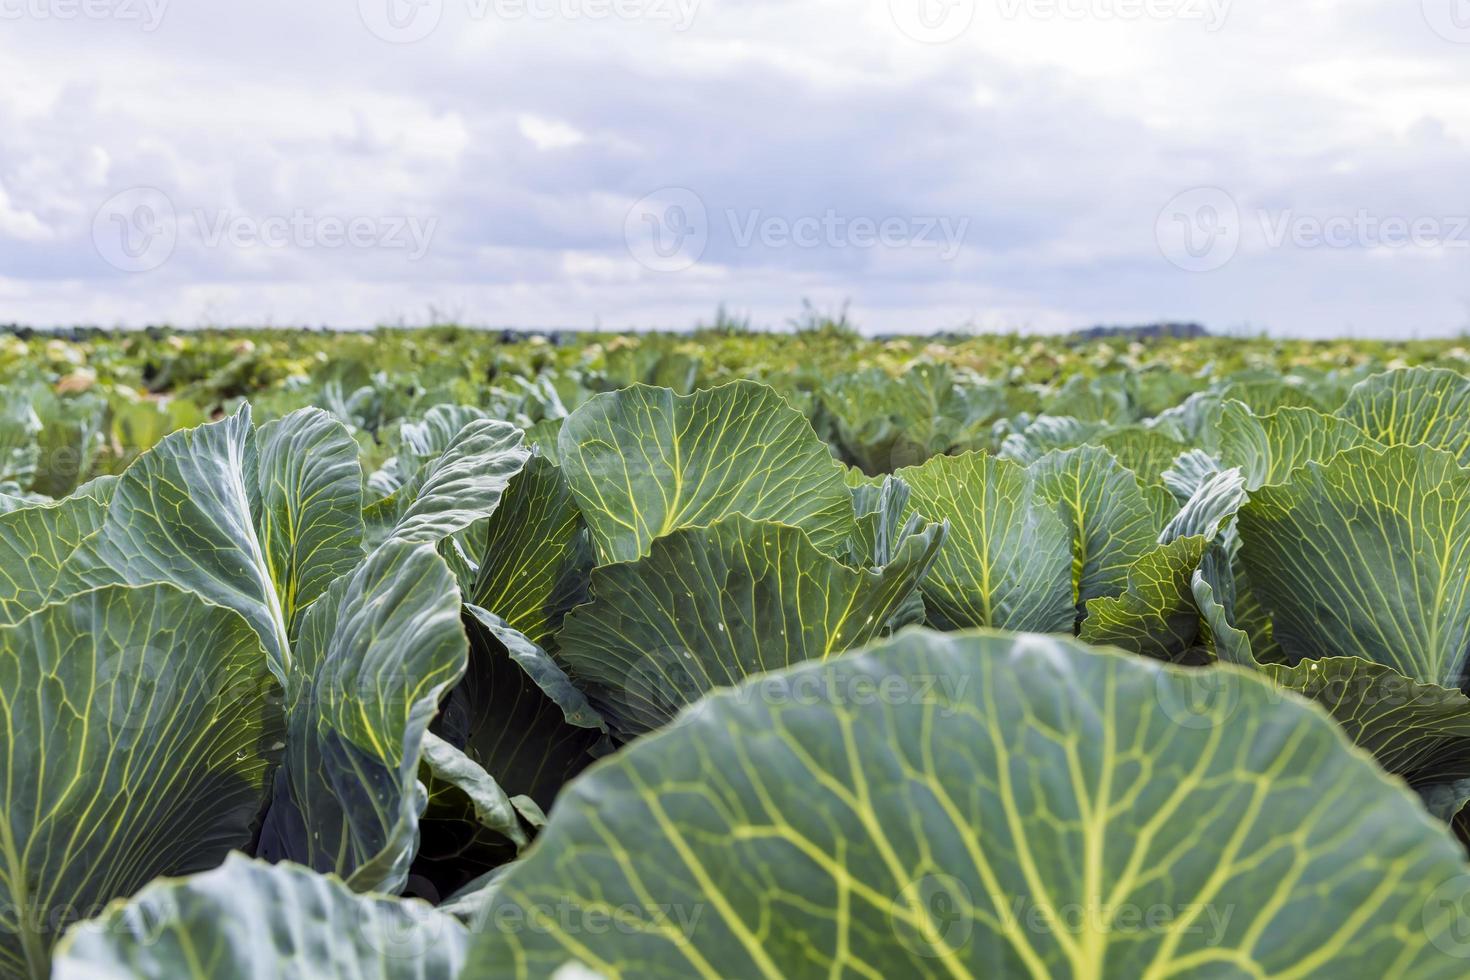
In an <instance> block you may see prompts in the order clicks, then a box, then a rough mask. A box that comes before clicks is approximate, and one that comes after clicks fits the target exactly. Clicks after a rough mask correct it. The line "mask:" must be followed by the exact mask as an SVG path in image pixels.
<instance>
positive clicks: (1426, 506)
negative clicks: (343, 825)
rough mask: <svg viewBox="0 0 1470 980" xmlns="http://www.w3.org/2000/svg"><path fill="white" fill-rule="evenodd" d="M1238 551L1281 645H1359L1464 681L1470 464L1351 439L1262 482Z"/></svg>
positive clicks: (1414, 670)
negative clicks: (1279, 479) (1349, 445)
mask: <svg viewBox="0 0 1470 980" xmlns="http://www.w3.org/2000/svg"><path fill="white" fill-rule="evenodd" d="M1240 534H1241V539H1242V542H1243V547H1242V549H1241V558H1242V560H1243V562H1244V564H1245V568H1246V570H1247V572H1248V573H1249V575H1250V579H1251V583H1252V585H1253V586H1254V587H1255V588H1256V589H1257V594H1258V597H1259V599H1260V600H1261V601H1262V602H1263V603H1264V604H1265V605H1266V606H1267V608H1269V609H1270V610H1271V615H1272V621H1273V623H1274V626H1275V637H1276V640H1277V642H1279V643H1280V645H1281V648H1282V650H1283V651H1285V654H1286V655H1287V657H1288V658H1289V659H1290V660H1291V661H1292V662H1295V661H1296V660H1300V659H1303V658H1308V659H1313V660H1320V659H1323V658H1329V657H1338V656H1350V657H1361V658H1362V659H1364V660H1370V661H1373V662H1374V663H1379V664H1384V665H1386V666H1390V667H1393V668H1395V669H1396V670H1398V671H1399V672H1400V673H1403V674H1405V675H1407V676H1409V677H1411V678H1413V679H1415V680H1417V681H1420V682H1421V683H1433V684H1442V685H1444V686H1447V687H1458V686H1460V674H1461V671H1462V668H1463V666H1464V662H1465V655H1466V651H1467V642H1470V470H1466V469H1463V468H1461V467H1460V466H1458V465H1456V463H1455V459H1454V457H1453V456H1451V455H1450V454H1449V453H1446V452H1440V451H1438V450H1434V449H1429V448H1426V447H1422V446H1421V447H1417V448H1409V447H1403V446H1400V447H1393V448H1390V449H1387V450H1385V451H1383V452H1381V453H1380V452H1376V451H1374V450H1372V449H1352V450H1348V451H1347V452H1344V453H1341V454H1340V455H1338V456H1336V457H1334V458H1333V459H1332V460H1331V461H1330V462H1327V463H1309V464H1308V465H1307V466H1306V467H1305V468H1303V469H1301V470H1299V471H1297V472H1296V474H1295V475H1294V476H1292V478H1291V480H1290V482H1288V483H1286V484H1284V485H1282V486H1275V487H1262V488H1261V489H1260V490H1258V491H1256V493H1255V494H1254V495H1253V496H1252V499H1251V501H1250V503H1248V504H1246V505H1245V506H1244V507H1243V508H1241V511H1240Z"/></svg>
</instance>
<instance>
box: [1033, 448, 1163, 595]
mask: <svg viewBox="0 0 1470 980" xmlns="http://www.w3.org/2000/svg"><path fill="white" fill-rule="evenodd" d="M1028 470H1029V471H1030V473H1031V477H1032V479H1033V480H1035V481H1036V487H1037V490H1038V491H1039V492H1040V493H1041V495H1042V496H1043V497H1045V498H1046V499H1047V500H1050V501H1051V502H1052V503H1054V504H1056V505H1057V507H1058V508H1059V510H1060V513H1061V515H1062V517H1063V519H1064V520H1066V522H1067V524H1068V525H1069V527H1070V528H1071V532H1072V592H1073V601H1074V602H1076V603H1077V605H1078V609H1079V610H1081V609H1082V607H1083V604H1084V603H1086V602H1087V600H1089V599H1096V598H1097V597H1099V596H1109V595H1117V594H1118V593H1120V592H1122V591H1123V589H1124V588H1125V587H1126V586H1127V584H1128V569H1129V567H1130V566H1132V565H1133V563H1134V562H1135V561H1137V560H1138V559H1139V558H1141V557H1142V556H1143V554H1144V553H1145V552H1147V551H1150V550H1152V548H1153V547H1154V545H1155V544H1156V543H1157V542H1158V537H1159V531H1161V530H1162V529H1163V528H1162V525H1161V524H1159V523H1158V521H1157V518H1156V513H1155V510H1154V508H1152V507H1151V506H1150V504H1149V501H1148V499H1147V498H1146V497H1145V496H1144V492H1143V488H1142V487H1140V486H1139V483H1138V478H1137V477H1136V476H1134V474H1133V473H1132V472H1130V471H1129V470H1127V469H1125V468H1124V467H1123V465H1122V464H1121V463H1119V462H1118V461H1117V460H1116V459H1114V458H1113V455H1112V454H1111V453H1110V452H1108V451H1107V450H1106V449H1101V448H1099V447H1097V446H1082V447H1080V448H1078V449H1066V450H1056V451H1053V452H1050V453H1047V454H1046V455H1045V456H1043V457H1041V458H1040V459H1038V460H1037V461H1036V462H1034V463H1032V464H1031V465H1030V466H1029V467H1028Z"/></svg>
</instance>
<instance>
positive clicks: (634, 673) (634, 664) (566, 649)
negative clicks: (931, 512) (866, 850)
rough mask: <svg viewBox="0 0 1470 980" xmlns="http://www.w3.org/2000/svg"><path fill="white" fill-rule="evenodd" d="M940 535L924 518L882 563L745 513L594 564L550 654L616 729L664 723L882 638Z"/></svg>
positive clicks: (623, 731)
mask: <svg viewBox="0 0 1470 980" xmlns="http://www.w3.org/2000/svg"><path fill="white" fill-rule="evenodd" d="M943 541H944V529H943V528H942V527H941V526H939V525H930V526H929V527H927V528H926V529H925V530H924V531H923V532H921V533H918V534H914V535H912V536H911V537H909V538H908V539H907V540H906V541H905V543H904V544H903V545H902V546H901V548H900V551H899V554H898V555H897V556H896V557H895V558H894V560H893V561H891V562H890V563H889V564H887V565H885V566H884V567H883V568H880V569H864V568H852V567H849V566H847V565H844V564H842V563H841V562H839V561H838V560H837V559H835V558H831V557H829V556H828V555H826V554H824V553H822V552H821V551H820V550H819V549H818V548H817V547H816V546H815V545H813V544H812V543H811V541H810V540H809V539H808V538H807V536H806V533H805V532H804V531H802V530H801V529H800V528H794V527H789V526H787V525H784V524H771V523H767V522H764V521H751V520H748V519H746V518H744V517H740V516H738V515H737V516H735V517H730V518H726V519H725V520H723V521H720V522H719V523H718V524H715V525H712V526H711V527H708V528H689V529H687V530H683V531H676V532H674V533H673V534H671V535H668V536H666V537H664V538H660V539H658V540H656V541H654V543H653V547H652V549H651V551H650V553H649V555H648V557H646V558H642V559H640V560H638V561H636V562H631V563H623V564H617V565H604V566H602V567H601V568H598V569H597V570H596V571H595V572H593V578H592V596H593V598H592V601H591V602H589V603H588V604H586V605H583V606H578V607H577V608H576V609H574V610H572V613H571V615H569V616H568V617H567V619H566V624H565V626H564V627H563V628H562V632H561V636H560V638H559V639H560V651H559V653H558V655H557V656H558V659H559V660H560V661H561V662H562V663H563V664H565V665H566V667H567V672H568V673H569V674H570V675H571V677H572V679H573V681H575V682H576V683H577V685H578V686H579V687H581V688H582V689H583V690H584V691H586V692H587V695H588V697H589V699H590V700H591V701H592V706H593V707H594V708H596V709H597V710H598V711H599V712H600V713H601V714H602V716H603V717H604V718H606V719H607V723H608V726H609V727H610V728H611V729H612V731H613V732H614V734H616V735H618V736H619V737H620V738H622V739H630V738H633V737H634V736H637V735H640V734H642V733H644V732H647V731H651V730H652V729H655V728H658V727H659V726H661V725H663V724H665V723H666V722H668V721H669V720H670V719H671V718H673V716H674V715H675V714H676V713H677V712H678V711H679V709H680V708H682V707H684V705H686V704H691V703H693V702H695V701H697V700H699V698H700V697H701V696H703V695H704V694H705V692H707V691H710V690H713V689H715V688H717V687H724V686H728V685H733V684H737V683H739V682H740V681H741V680H743V679H744V678H746V677H748V676H750V675H752V674H758V673H762V672H764V671H768V670H775V669H778V668H781V667H787V666H790V665H791V664H794V663H800V662H801V661H804V660H821V659H823V658H825V657H828V656H831V655H832V654H834V653H838V652H841V651H843V650H848V649H851V648H853V647H856V646H861V645H863V644H865V643H867V642H869V641H871V640H872V639H874V638H875V637H877V636H879V635H881V634H882V632H883V630H884V628H885V626H886V624H887V622H888V620H889V618H890V617H891V616H892V615H893V613H894V612H895V611H896V610H897V609H899V607H900V606H902V604H903V603H904V601H905V600H906V599H907V598H908V597H909V596H910V595H911V594H912V593H913V592H914V590H915V589H916V588H917V587H918V584H919V580H920V579H921V578H922V577H923V575H924V572H925V570H926V569H927V568H928V567H929V565H930V563H931V562H933V561H934V556H935V553H936V552H937V551H938V550H939V549H940V546H941V545H942V543H943Z"/></svg>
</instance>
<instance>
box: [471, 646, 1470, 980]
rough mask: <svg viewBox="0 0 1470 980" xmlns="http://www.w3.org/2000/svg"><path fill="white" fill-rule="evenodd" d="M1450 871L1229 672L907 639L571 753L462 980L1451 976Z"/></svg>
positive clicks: (1313, 723) (1329, 739)
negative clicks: (571, 774)
mask: <svg viewBox="0 0 1470 980" xmlns="http://www.w3.org/2000/svg"><path fill="white" fill-rule="evenodd" d="M649 855H657V856H658V857H657V859H655V860H650V859H649ZM1463 869H1464V863H1463V859H1462V855H1461V853H1460V851H1459V848H1458V846H1457V845H1456V843H1455V842H1454V841H1453V840H1452V839H1451V838H1450V836H1449V835H1448V834H1447V833H1446V832H1445V830H1444V829H1443V828H1442V827H1440V826H1438V825H1436V824H1435V823H1434V822H1432V821H1431V819H1430V818H1429V816H1428V815H1427V814H1426V813H1425V812H1424V811H1423V809H1422V808H1421V806H1420V804H1419V802H1418V799H1417V798H1416V797H1414V796H1411V795H1410V794H1409V793H1408V792H1407V791H1406V790H1405V789H1404V788H1403V787H1402V785H1401V784H1398V783H1396V782H1394V781H1390V780H1389V779H1386V778H1385V777H1384V776H1383V774H1382V773H1381V772H1380V771H1379V770H1378V769H1377V768H1376V767H1375V766H1373V765H1372V764H1371V763H1370V762H1368V760H1366V759H1365V758H1364V757H1363V755H1362V754H1361V753H1359V752H1358V751H1356V750H1355V749H1353V748H1352V747H1351V746H1350V745H1349V743H1348V742H1347V741H1346V740H1345V739H1344V738H1343V737H1342V736H1341V735H1340V734H1339V733H1338V731H1337V730H1336V728H1335V726H1334V725H1333V724H1332V723H1331V722H1330V721H1329V720H1328V719H1327V718H1326V717H1325V716H1324V714H1323V713H1322V712H1321V711H1320V710H1319V709H1317V708H1315V707H1312V706H1309V705H1307V704H1305V703H1303V702H1301V701H1298V700H1295V699H1288V700H1284V701H1283V700H1281V699H1280V698H1279V697H1278V696H1277V694H1276V692H1275V691H1273V689H1272V688H1271V687H1270V685H1268V684H1267V683H1265V682H1264V681H1262V680H1260V679H1258V678H1256V677H1254V676H1251V675H1249V674H1247V673H1245V672H1242V671H1238V670H1235V669H1229V668H1210V669H1207V670H1204V671H1198V670H1191V671H1186V670H1181V669H1179V668H1173V667H1168V666H1164V665H1159V664H1156V663H1153V662H1151V661H1147V660H1144V659H1141V658H1137V657H1131V656H1125V655H1121V654H1118V653H1115V652H1111V651H1106V650H1094V649H1090V648H1086V647H1084V646H1082V645H1080V644H1078V643H1076V642H1074V641H1071V640H1059V639H1051V638H1045V637H1039V636H1005V635H993V634H976V635H966V636H948V637H946V636H941V635H937V634H933V633H928V632H919V631H916V632H911V633H908V634H906V635H905V636H903V637H901V638H899V639H898V640H896V641H893V642H891V643H889V644H886V645H884V646H881V647H878V648H875V649H873V650H870V651H868V652H865V653H855V654H850V655H847V656H844V657H839V658H836V659H834V660H832V661H829V662H826V663H818V664H807V665H803V666H800V667H796V668H794V669H792V670H789V671H785V672H782V673H780V674H776V675H770V676H767V677H764V678H761V679H759V680H756V681H752V682H751V683H750V684H748V685H746V686H745V687H744V688H742V689H740V690H737V691H734V692H728V693H722V694H718V695H715V696H713V697H710V698H709V699H707V700H706V701H705V702H704V703H703V705H702V707H701V709H700V710H698V711H693V712H689V713H687V714H685V715H684V716H683V719H682V720H681V722H678V723H676V724H674V725H673V726H672V727H670V728H668V729H666V730H665V731H664V732H662V733H660V734H657V735H654V736H651V737H649V738H646V739H643V740H640V741H639V742H638V743H636V744H634V745H632V746H630V747H629V748H628V749H626V750H624V751H623V752H622V753H621V754H619V755H618V756H617V757H615V758H614V759H613V760H611V761H609V762H607V763H604V764H602V765H600V766H598V767H596V768H595V769H593V770H590V771H589V772H588V773H587V774H585V775H584V776H583V777H582V778H580V779H579V780H577V781H576V782H575V783H574V784H573V785H572V786H571V787H569V789H568V791H567V794H566V795H565V796H564V797H563V799H562V801H561V802H560V803H559V804H558V806H557V809H556V810H555V812H554V813H553V814H552V818H551V822H550V824H549V825H548V827H547V828H546V830H545V831H544V832H543V834H542V836H541V838H540V840H539V841H538V842H537V844H536V846H535V847H534V848H533V849H532V850H531V851H530V852H529V853H528V855H527V856H526V858H525V859H524V860H523V861H521V862H520V863H519V864H517V865H516V866H515V867H514V868H513V869H512V870H511V871H510V872H509V873H508V874H507V875H506V876H505V877H504V878H503V879H502V880H501V881H500V882H499V883H498V884H497V885H496V887H495V889H494V891H493V893H492V894H491V895H490V897H489V901H488V904H487V907H486V909H485V910H484V913H483V918H482V920H481V921H482V922H483V923H484V926H483V928H482V929H481V931H480V932H479V933H478V934H477V935H476V936H475V938H474V939H473V940H472V943H471V948H470V954H469V961H468V964H467V967H466V971H465V973H464V976H465V978H466V980H476V978H481V977H504V976H520V977H543V976H549V975H552V974H553V973H554V972H555V971H556V970H557V969H558V968H560V967H561V966H562V965H563V964H565V963H568V962H573V963H575V962H580V963H582V964H585V965H586V966H587V967H588V968H590V969H591V970H593V971H595V972H596V973H597V974H600V975H603V976H607V977H610V978H616V977H622V976H629V977H632V976H636V977H640V978H643V977H671V978H672V977H680V978H682V977H689V976H704V977H720V976H737V977H771V978H776V977H785V976H828V975H832V976H837V975H844V974H848V973H853V974H856V973H862V974H864V975H867V976H873V977H910V976H948V977H1009V976H1030V977H1035V978H1049V977H1109V978H1112V977H1117V978H1126V980H1134V978H1138V977H1169V976H1257V977H1262V976H1270V977H1300V976H1372V977H1379V976H1404V977H1415V978H1420V977H1444V978H1450V977H1456V976H1460V975H1462V974H1463V961H1461V960H1459V959H1457V958H1456V957H1455V956H1454V955H1453V952H1454V951H1457V950H1458V949H1460V948H1462V947H1461V946H1460V944H1459V938H1458V937H1457V936H1456V935H1455V933H1454V931H1453V930H1454V929H1455V927H1456V926H1457V925H1459V924H1461V923H1463V918H1461V917H1460V913H1459V910H1458V909H1457V908H1456V907H1455V904H1454V903H1455V900H1456V899H1458V898H1460V897H1461V896H1463V895H1464V894H1465V883H1466V879H1465V877H1464V870H1463ZM1441 886H1444V887H1443V888H1442V887H1441ZM1445 889H1448V890H1445ZM1441 898H1442V899H1443V900H1442V901H1441V900H1439V899H1441ZM602 926H606V928H603V927H602Z"/></svg>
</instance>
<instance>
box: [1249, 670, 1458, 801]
mask: <svg viewBox="0 0 1470 980" xmlns="http://www.w3.org/2000/svg"><path fill="white" fill-rule="evenodd" d="M1261 669H1262V671H1264V673H1265V675H1266V676H1267V677H1268V678H1270V680H1271V681H1272V682H1273V683H1274V684H1276V685H1278V686H1279V687H1281V688H1282V689H1283V690H1287V691H1291V692H1292V693H1293V694H1300V695H1302V696H1303V697H1307V698H1311V699H1312V700H1314V701H1316V702H1317V703H1318V704H1320V705H1322V707H1324V708H1326V709H1327V711H1328V712H1329V713H1331V715H1332V717H1333V718H1334V719H1336V721H1337V723H1338V724H1339V725H1341V726H1342V728H1343V731H1345V732H1346V733H1347V735H1348V737H1349V738H1351V739H1352V740H1353V741H1354V742H1355V743H1357V745H1358V746H1359V747H1361V748H1363V749H1365V750H1367V751H1368V752H1371V753H1373V757H1374V758H1375V759H1377V760H1378V764H1379V765H1381V766H1382V767H1383V768H1384V769H1387V770H1388V771H1389V772H1391V773H1396V774H1397V775H1400V776H1403V777H1404V778H1405V779H1407V780H1408V781H1409V782H1410V783H1412V784H1414V785H1416V786H1418V785H1426V784H1433V783H1442V782H1448V781H1451V780H1457V779H1466V778H1470V698H1467V697H1465V695H1464V694H1463V693H1461V692H1460V691H1452V690H1449V689H1448V688H1443V687H1440V686H1439V685H1437V684H1420V683H1419V682H1417V681H1414V680H1412V679H1410V678H1408V677H1405V676H1404V675H1403V674H1400V673H1399V672H1398V671H1396V670H1394V669H1393V668H1392V667H1385V666H1383V665H1382V664H1375V663H1370V662H1368V661H1366V660H1360V659H1358V658H1357V657H1330V658H1328V659H1326V660H1303V661H1302V662H1300V663H1298V664H1297V665H1296V666H1294V667H1286V666H1283V665H1281V664H1267V665H1265V666H1264V667H1262V668H1261Z"/></svg>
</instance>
